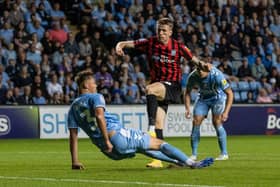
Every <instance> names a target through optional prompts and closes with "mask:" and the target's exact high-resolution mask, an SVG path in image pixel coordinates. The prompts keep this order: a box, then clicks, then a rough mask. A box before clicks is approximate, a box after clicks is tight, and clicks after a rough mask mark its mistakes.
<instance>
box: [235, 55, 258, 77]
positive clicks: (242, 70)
mask: <svg viewBox="0 0 280 187" xmlns="http://www.w3.org/2000/svg"><path fill="white" fill-rule="evenodd" d="M237 77H239V78H240V79H241V80H244V81H253V80H254V78H253V77H252V71H251V68H250V67H249V65H248V59H247V58H243V59H242V65H241V66H240V67H239V68H238V73H237Z"/></svg>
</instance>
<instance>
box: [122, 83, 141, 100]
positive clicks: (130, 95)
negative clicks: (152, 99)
mask: <svg viewBox="0 0 280 187" xmlns="http://www.w3.org/2000/svg"><path fill="white" fill-rule="evenodd" d="M125 90H126V92H125V93H126V95H125V96H124V99H125V102H126V103H130V104H131V103H141V102H140V93H139V88H138V86H137V85H136V84H135V83H134V82H133V80H132V79H131V78H128V79H127V84H126V87H125Z"/></svg>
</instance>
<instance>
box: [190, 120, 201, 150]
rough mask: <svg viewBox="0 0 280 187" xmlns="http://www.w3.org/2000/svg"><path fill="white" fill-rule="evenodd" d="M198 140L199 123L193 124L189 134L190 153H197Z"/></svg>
mask: <svg viewBox="0 0 280 187" xmlns="http://www.w3.org/2000/svg"><path fill="white" fill-rule="evenodd" d="M199 141H200V125H194V126H193V128H192V134H191V147H192V155H197V149H198V144H199Z"/></svg>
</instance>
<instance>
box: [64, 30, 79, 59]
mask: <svg viewBox="0 0 280 187" xmlns="http://www.w3.org/2000/svg"><path fill="white" fill-rule="evenodd" d="M64 49H65V52H66V53H69V54H73V55H79V46H78V43H77V42H76V40H75V36H74V34H73V33H72V32H69V33H68V39H67V41H66V42H65V43H64Z"/></svg>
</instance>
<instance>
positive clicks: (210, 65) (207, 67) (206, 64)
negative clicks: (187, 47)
mask: <svg viewBox="0 0 280 187" xmlns="http://www.w3.org/2000/svg"><path fill="white" fill-rule="evenodd" d="M211 68H212V64H210V63H203V65H202V70H203V71H210V70H211Z"/></svg>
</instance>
